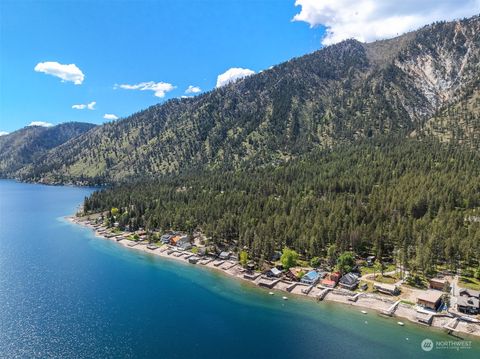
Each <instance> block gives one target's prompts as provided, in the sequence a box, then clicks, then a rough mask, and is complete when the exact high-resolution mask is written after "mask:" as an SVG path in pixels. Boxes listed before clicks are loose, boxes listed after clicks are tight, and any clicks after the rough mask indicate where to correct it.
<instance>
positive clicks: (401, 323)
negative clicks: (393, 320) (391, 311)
mask: <svg viewBox="0 0 480 359" xmlns="http://www.w3.org/2000/svg"><path fill="white" fill-rule="evenodd" d="M397 324H398V325H400V326H402V327H403V326H404V325H405V323H404V322H397Z"/></svg>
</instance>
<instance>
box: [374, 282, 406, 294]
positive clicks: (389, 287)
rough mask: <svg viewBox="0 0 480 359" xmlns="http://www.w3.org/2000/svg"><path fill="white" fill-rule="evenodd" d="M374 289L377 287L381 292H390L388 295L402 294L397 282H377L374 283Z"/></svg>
mask: <svg viewBox="0 0 480 359" xmlns="http://www.w3.org/2000/svg"><path fill="white" fill-rule="evenodd" d="M373 289H376V290H377V291H379V292H380V293H383V294H388V295H398V294H400V288H398V287H397V286H396V285H395V284H387V283H375V284H374V285H373Z"/></svg>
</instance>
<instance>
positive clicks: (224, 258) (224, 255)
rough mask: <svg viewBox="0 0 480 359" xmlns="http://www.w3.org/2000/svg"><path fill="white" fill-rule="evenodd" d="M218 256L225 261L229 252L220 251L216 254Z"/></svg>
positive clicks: (228, 256) (228, 257)
mask: <svg viewBox="0 0 480 359" xmlns="http://www.w3.org/2000/svg"><path fill="white" fill-rule="evenodd" d="M218 258H220V259H221V260H222V261H226V260H229V259H230V252H221V253H220V254H219V255H218Z"/></svg>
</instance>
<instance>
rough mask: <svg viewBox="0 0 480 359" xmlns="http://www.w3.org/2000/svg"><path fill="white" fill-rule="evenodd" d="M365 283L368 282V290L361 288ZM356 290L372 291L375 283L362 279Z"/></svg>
mask: <svg viewBox="0 0 480 359" xmlns="http://www.w3.org/2000/svg"><path fill="white" fill-rule="evenodd" d="M364 284H367V286H368V288H367V290H361V289H360V288H361V287H362V285H364ZM355 291H356V292H359V293H370V292H373V283H370V282H364V281H363V280H362V281H360V283H359V285H358V288H357V289H356V290H355Z"/></svg>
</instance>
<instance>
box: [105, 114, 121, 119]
mask: <svg viewBox="0 0 480 359" xmlns="http://www.w3.org/2000/svg"><path fill="white" fill-rule="evenodd" d="M103 118H104V119H105V120H118V116H117V115H114V114H113V113H106V114H105V115H103Z"/></svg>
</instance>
